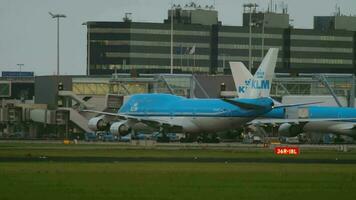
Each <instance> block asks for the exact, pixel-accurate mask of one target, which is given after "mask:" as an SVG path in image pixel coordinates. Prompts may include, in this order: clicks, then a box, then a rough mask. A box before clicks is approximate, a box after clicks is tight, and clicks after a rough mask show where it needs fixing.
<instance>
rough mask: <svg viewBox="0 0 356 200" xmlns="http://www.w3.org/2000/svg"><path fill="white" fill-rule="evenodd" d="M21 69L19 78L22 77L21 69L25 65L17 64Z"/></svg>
mask: <svg viewBox="0 0 356 200" xmlns="http://www.w3.org/2000/svg"><path fill="white" fill-rule="evenodd" d="M16 65H17V66H18V67H19V68H20V74H19V76H21V71H22V70H21V69H22V67H23V66H24V64H16Z"/></svg>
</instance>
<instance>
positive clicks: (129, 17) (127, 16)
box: [122, 12, 132, 22]
mask: <svg viewBox="0 0 356 200" xmlns="http://www.w3.org/2000/svg"><path fill="white" fill-rule="evenodd" d="M122 20H124V22H131V21H132V13H130V12H127V13H125V16H124V18H122Z"/></svg>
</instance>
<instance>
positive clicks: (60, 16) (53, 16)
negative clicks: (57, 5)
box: [48, 12, 67, 76]
mask: <svg viewBox="0 0 356 200" xmlns="http://www.w3.org/2000/svg"><path fill="white" fill-rule="evenodd" d="M48 13H49V15H50V16H51V17H52V18H56V19H57V76H59V18H66V17H67V16H66V15H64V14H53V13H51V12H48Z"/></svg>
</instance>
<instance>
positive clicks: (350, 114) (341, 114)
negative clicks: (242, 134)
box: [262, 106, 356, 119]
mask: <svg viewBox="0 0 356 200" xmlns="http://www.w3.org/2000/svg"><path fill="white" fill-rule="evenodd" d="M305 108H307V109H308V114H309V118H311V119H318V118H356V109H355V108H345V107H326V106H307V107H305ZM262 117H266V118H285V117H286V112H285V109H284V108H275V109H273V110H271V111H270V112H268V113H266V114H264V115H263V116H262Z"/></svg>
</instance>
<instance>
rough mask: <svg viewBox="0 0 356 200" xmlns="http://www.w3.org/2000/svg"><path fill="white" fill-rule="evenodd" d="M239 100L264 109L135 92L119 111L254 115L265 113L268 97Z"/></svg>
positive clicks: (234, 115)
mask: <svg viewBox="0 0 356 200" xmlns="http://www.w3.org/2000/svg"><path fill="white" fill-rule="evenodd" d="M239 101H240V102H247V103H255V104H257V105H258V103H260V104H262V105H263V106H264V105H265V109H243V108H240V107H238V106H235V105H233V104H231V103H228V102H225V101H223V100H221V99H187V98H184V97H180V96H175V95H170V94H137V95H133V96H131V98H130V99H129V101H128V102H126V103H125V104H124V105H123V106H122V107H121V109H120V110H119V113H124V114H129V115H134V116H195V117H199V116H203V117H216V116H218V117H256V116H259V115H262V114H263V113H267V112H268V111H270V110H271V109H272V108H271V106H268V103H269V102H270V100H269V99H268V98H266V99H261V100H260V101H259V102H257V101H256V99H239Z"/></svg>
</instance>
